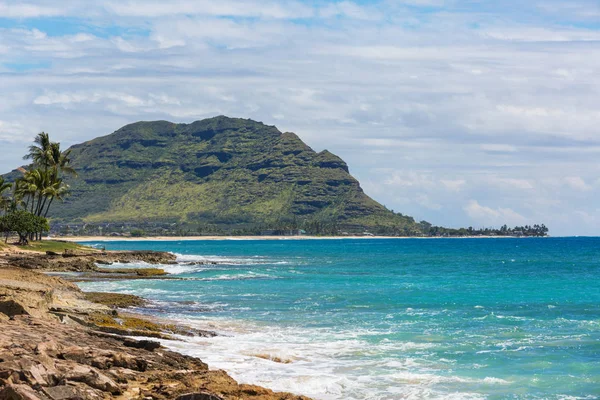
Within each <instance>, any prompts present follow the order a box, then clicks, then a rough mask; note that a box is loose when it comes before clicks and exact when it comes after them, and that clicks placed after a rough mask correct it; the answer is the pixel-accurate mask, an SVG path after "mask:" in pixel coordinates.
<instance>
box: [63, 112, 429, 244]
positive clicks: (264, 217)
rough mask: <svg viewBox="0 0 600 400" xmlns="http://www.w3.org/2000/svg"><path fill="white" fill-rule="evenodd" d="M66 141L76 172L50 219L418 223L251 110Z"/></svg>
mask: <svg viewBox="0 0 600 400" xmlns="http://www.w3.org/2000/svg"><path fill="white" fill-rule="evenodd" d="M70 149H71V159H72V165H73V167H74V168H75V169H76V170H77V171H78V173H79V177H78V178H76V179H72V178H68V181H69V184H70V185H71V191H72V193H71V196H70V197H68V198H67V200H66V201H65V203H63V204H59V205H56V207H55V208H53V211H52V215H53V222H58V223H60V222H62V223H67V222H82V223H88V224H102V223H125V222H128V223H138V224H167V223H170V224H184V225H188V226H189V225H195V224H204V225H218V226H220V227H221V228H224V229H225V230H231V229H236V228H240V227H241V228H244V229H254V230H257V229H259V228H260V229H265V228H269V227H281V226H288V227H290V228H293V229H300V228H303V227H308V226H310V227H312V229H313V230H314V229H315V226H317V227H318V226H320V227H321V229H323V227H325V226H327V227H328V228H327V230H328V231H331V232H330V233H338V232H340V231H343V230H351V231H362V230H365V229H367V230H373V231H374V233H385V234H398V235H400V234H402V235H416V234H419V233H421V232H420V231H421V229H420V226H419V225H418V224H416V223H415V221H414V220H413V219H412V218H410V217H406V216H403V215H401V214H395V213H393V212H392V211H390V210H388V209H386V208H385V207H384V206H382V205H381V204H379V203H377V202H376V201H375V200H373V199H371V198H370V197H369V196H367V195H366V194H365V193H364V191H363V190H362V188H361V187H360V183H359V182H358V181H357V180H356V179H355V178H354V177H353V176H352V175H350V173H349V168H348V165H347V164H346V162H344V160H342V159H341V158H340V157H338V156H337V155H335V154H333V153H332V152H330V151H329V150H323V151H321V152H315V151H314V150H313V149H312V148H310V147H309V146H308V145H306V144H305V143H304V142H303V141H302V140H301V139H300V137H299V136H298V135H296V134H295V133H292V132H280V131H279V130H278V129H277V128H276V127H275V126H269V125H265V124H263V123H261V122H257V121H253V120H249V119H240V118H229V117H226V116H218V117H214V118H208V119H204V120H199V121H195V122H192V123H189V124H180V123H173V122H169V121H139V122H134V123H131V124H128V125H125V126H123V127H122V128H120V129H118V130H116V131H115V132H113V133H111V134H109V135H105V136H100V137H97V138H95V139H92V140H89V141H86V142H84V143H80V144H76V145H74V146H72V147H71V148H70Z"/></svg>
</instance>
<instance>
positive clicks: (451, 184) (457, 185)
mask: <svg viewBox="0 0 600 400" xmlns="http://www.w3.org/2000/svg"><path fill="white" fill-rule="evenodd" d="M440 182H441V184H442V185H444V186H445V187H446V188H447V189H448V190H450V191H452V192H460V191H461V190H462V188H463V187H464V186H465V185H466V184H467V181H465V180H464V179H456V180H446V179H442V180H441V181H440Z"/></svg>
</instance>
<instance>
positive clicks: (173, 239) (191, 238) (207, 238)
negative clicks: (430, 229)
mask: <svg viewBox="0 0 600 400" xmlns="http://www.w3.org/2000/svg"><path fill="white" fill-rule="evenodd" d="M351 239H359V240H374V239H398V240H407V239H412V240H426V239H431V240H434V239H527V237H515V236H460V237H458V236H450V237H441V236H426V237H421V236H145V237H144V236H142V237H128V236H123V237H121V236H118V237H114V236H64V237H53V238H52V239H51V240H57V241H65V242H74V243H81V242H184V241H189V242H191V241H220V240H351Z"/></svg>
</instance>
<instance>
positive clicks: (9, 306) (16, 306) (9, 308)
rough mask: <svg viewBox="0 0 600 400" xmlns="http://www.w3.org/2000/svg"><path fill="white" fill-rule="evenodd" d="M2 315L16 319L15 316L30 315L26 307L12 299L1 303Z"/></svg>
mask: <svg viewBox="0 0 600 400" xmlns="http://www.w3.org/2000/svg"><path fill="white" fill-rule="evenodd" d="M0 313H2V314H4V315H6V316H8V317H14V316H15V315H29V312H28V310H27V309H26V307H25V306H23V305H22V304H21V303H18V302H16V301H15V300H12V299H10V300H5V301H0Z"/></svg>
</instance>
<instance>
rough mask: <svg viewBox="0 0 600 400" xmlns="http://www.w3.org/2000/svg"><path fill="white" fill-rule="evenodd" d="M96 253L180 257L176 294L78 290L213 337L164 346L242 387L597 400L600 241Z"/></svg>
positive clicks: (220, 245)
mask: <svg viewBox="0 0 600 400" xmlns="http://www.w3.org/2000/svg"><path fill="white" fill-rule="evenodd" d="M103 245H105V246H106V248H107V249H110V250H122V249H152V250H166V251H171V252H174V253H177V254H178V255H179V260H180V261H181V263H180V264H179V265H173V266H169V267H168V268H167V270H168V271H169V272H171V273H173V274H174V276H176V277H179V278H185V279H184V280H171V281H169V280H144V281H116V282H92V283H82V284H81V286H82V288H83V289H85V290H105V291H118V292H124V293H134V294H139V295H142V296H144V297H146V298H149V299H150V300H152V301H153V302H152V304H151V306H150V307H149V308H148V309H145V310H143V312H148V313H152V314H157V315H160V316H165V317H170V318H175V319H178V320H185V321H187V322H188V323H191V324H194V325H197V326H198V327H205V328H210V329H214V330H217V331H218V332H219V333H221V334H222V335H221V336H219V337H217V338H214V339H187V341H186V342H183V343H177V342H165V344H166V345H168V346H170V347H172V348H174V349H177V350H178V351H182V352H184V353H187V354H193V355H197V356H199V357H201V358H202V359H203V360H205V361H207V362H208V363H209V365H211V366H212V367H215V368H223V369H225V370H227V371H229V372H230V373H231V374H232V375H233V376H234V377H235V378H236V379H238V380H240V381H243V382H251V383H257V384H262V385H264V386H268V387H271V388H274V389H276V390H286V391H293V392H298V393H302V394H306V395H310V396H313V397H315V398H317V399H406V398H407V399H422V398H425V399H429V398H440V399H441V398H444V399H446V398H456V399H480V398H481V399H499V398H518V399H574V398H583V399H595V398H598V396H600V239H597V238H549V239H460V240H457V239H439V240H418V239H416V240H395V239H389V240H388V239H381V240H380V239H372V240H359V239H357V240H354V239H347V240H302V241H297V240H277V241H259V240H256V241H255V240H226V241H193V242H185V241H181V242H144V241H140V242H106V243H103ZM207 260H210V261H215V262H217V263H218V264H216V265H205V264H201V262H202V261H207ZM258 356H261V357H265V356H267V357H271V358H273V357H279V358H280V359H283V360H285V361H288V362H289V363H287V364H284V363H279V362H274V361H271V360H267V359H263V358H261V357H258Z"/></svg>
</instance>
